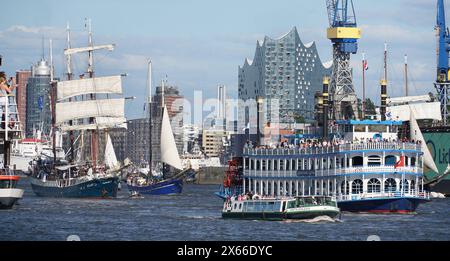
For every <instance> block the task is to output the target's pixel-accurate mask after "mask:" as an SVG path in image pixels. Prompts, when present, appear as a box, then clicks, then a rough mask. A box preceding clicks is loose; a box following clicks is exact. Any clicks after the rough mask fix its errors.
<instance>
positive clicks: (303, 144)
mask: <svg viewBox="0 0 450 261" xmlns="http://www.w3.org/2000/svg"><path fill="white" fill-rule="evenodd" d="M367 143H415V144H418V145H419V144H421V143H422V142H421V141H418V140H417V141H416V140H410V139H407V138H402V139H373V138H368V139H358V138H355V139H354V140H353V141H350V140H344V139H334V140H333V141H326V140H306V139H300V140H299V141H298V142H297V144H293V143H290V142H288V141H282V142H279V143H277V144H271V145H263V146H255V145H254V144H253V143H252V141H247V142H246V143H245V145H244V148H246V149H255V148H256V149H297V148H301V149H305V148H326V147H333V146H338V145H346V144H367Z"/></svg>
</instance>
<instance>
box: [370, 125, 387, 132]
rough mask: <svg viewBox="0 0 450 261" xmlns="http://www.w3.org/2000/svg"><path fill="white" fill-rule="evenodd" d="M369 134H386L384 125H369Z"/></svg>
mask: <svg viewBox="0 0 450 261" xmlns="http://www.w3.org/2000/svg"><path fill="white" fill-rule="evenodd" d="M369 132H377V133H379V132H386V125H369Z"/></svg>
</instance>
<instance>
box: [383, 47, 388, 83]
mask: <svg viewBox="0 0 450 261" xmlns="http://www.w3.org/2000/svg"><path fill="white" fill-rule="evenodd" d="M387 60H388V44H387V43H384V80H385V81H386V82H387V81H388V66H387Z"/></svg>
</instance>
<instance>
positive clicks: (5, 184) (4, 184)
mask: <svg viewBox="0 0 450 261" xmlns="http://www.w3.org/2000/svg"><path fill="white" fill-rule="evenodd" d="M16 185H17V181H15V180H0V189H2V188H15V187H16Z"/></svg>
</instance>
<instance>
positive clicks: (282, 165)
mask: <svg viewBox="0 0 450 261" xmlns="http://www.w3.org/2000/svg"><path fill="white" fill-rule="evenodd" d="M280 170H284V160H280Z"/></svg>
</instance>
